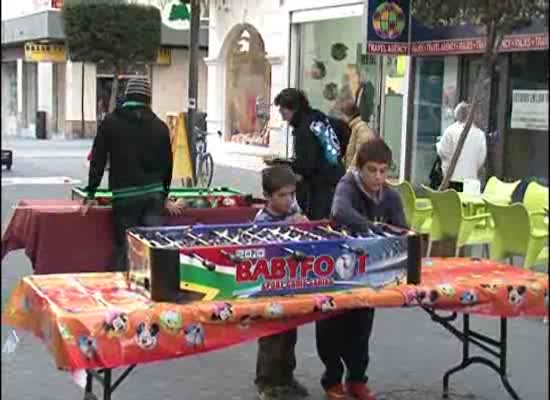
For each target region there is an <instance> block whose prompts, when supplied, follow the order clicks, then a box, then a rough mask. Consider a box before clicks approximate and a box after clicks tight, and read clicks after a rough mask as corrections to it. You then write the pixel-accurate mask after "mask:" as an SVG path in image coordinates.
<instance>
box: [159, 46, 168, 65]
mask: <svg viewBox="0 0 550 400" xmlns="http://www.w3.org/2000/svg"><path fill="white" fill-rule="evenodd" d="M171 62H172V52H171V51H170V49H160V50H159V54H158V56H157V62H156V64H158V65H170V63H171Z"/></svg>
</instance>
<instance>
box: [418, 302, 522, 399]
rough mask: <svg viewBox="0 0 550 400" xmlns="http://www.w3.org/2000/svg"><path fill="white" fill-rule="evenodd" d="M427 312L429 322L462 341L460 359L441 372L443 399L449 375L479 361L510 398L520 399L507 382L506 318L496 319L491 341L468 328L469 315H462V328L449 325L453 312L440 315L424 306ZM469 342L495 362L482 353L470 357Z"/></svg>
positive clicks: (446, 391) (447, 391)
mask: <svg viewBox="0 0 550 400" xmlns="http://www.w3.org/2000/svg"><path fill="white" fill-rule="evenodd" d="M424 310H425V311H426V312H428V314H430V316H431V318H432V320H433V321H435V322H437V323H439V324H440V325H442V326H443V327H444V328H445V329H447V330H448V331H449V332H450V333H452V334H453V335H454V336H455V337H456V338H458V340H460V341H461V342H462V361H461V363H460V364H459V365H457V366H455V367H453V368H451V369H449V370H448V371H447V372H445V375H443V398H444V399H447V398H449V379H450V377H451V375H453V374H455V373H457V372H459V371H462V370H464V369H466V368H468V367H469V366H470V365H473V364H481V365H485V366H487V367H489V368H491V369H492V370H493V371H495V372H496V373H497V374H498V375H499V377H500V380H501V381H502V384H503V386H504V389H506V392H508V394H509V395H510V397H511V398H512V399H514V400H521V398H520V397H519V395H518V394H517V392H516V391H515V389H514V388H513V387H512V385H511V384H510V381H509V380H508V375H507V351H508V325H507V319H506V318H501V319H500V338H499V340H495V339H494V338H491V337H488V336H486V335H484V334H481V333H479V332H476V331H473V330H471V329H470V315H469V314H464V315H463V325H462V331H460V330H459V329H457V328H456V327H455V326H453V325H452V324H451V322H452V321H454V320H456V318H457V314H456V313H453V314H452V315H451V316H449V317H442V316H440V315H438V314H436V313H435V311H433V310H432V309H428V308H424ZM470 345H474V346H476V347H477V348H478V349H481V350H483V351H484V352H485V353H486V354H488V355H491V356H493V357H494V358H496V360H497V361H498V364H497V363H495V362H494V361H493V360H492V359H490V358H488V357H485V356H474V357H471V356H470Z"/></svg>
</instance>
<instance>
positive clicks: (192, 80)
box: [187, 0, 201, 185]
mask: <svg viewBox="0 0 550 400" xmlns="http://www.w3.org/2000/svg"><path fill="white" fill-rule="evenodd" d="M200 18H201V5H200V0H191V28H190V35H189V82H188V85H189V86H188V87H189V92H188V99H189V100H188V106H187V143H189V148H190V149H191V151H190V153H191V154H190V155H191V167H192V172H193V184H194V185H196V184H197V177H196V173H195V172H196V170H195V167H196V165H195V157H196V150H195V135H194V134H193V128H194V126H195V113H196V109H197V97H198V87H199V34H200V22H201V20H200Z"/></svg>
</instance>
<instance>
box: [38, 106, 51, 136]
mask: <svg viewBox="0 0 550 400" xmlns="http://www.w3.org/2000/svg"><path fill="white" fill-rule="evenodd" d="M36 138H37V139H47V138H48V131H47V127H46V111H37V112H36Z"/></svg>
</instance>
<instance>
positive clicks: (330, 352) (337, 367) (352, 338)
mask: <svg viewBox="0 0 550 400" xmlns="http://www.w3.org/2000/svg"><path fill="white" fill-rule="evenodd" d="M391 162H392V153H391V150H390V148H389V147H388V145H387V144H386V143H385V142H384V141H383V140H381V139H374V140H372V141H369V142H367V143H364V144H363V145H362V146H361V147H360V148H359V152H358V154H357V160H356V165H355V167H354V168H352V169H350V170H349V171H348V172H347V174H346V175H345V176H344V177H343V178H342V179H341V180H340V182H339V183H338V186H337V187H336V193H335V195H334V201H333V203H332V219H333V220H334V221H335V222H336V223H338V224H340V225H343V226H345V227H347V228H348V229H350V230H351V231H353V232H361V231H365V230H368V227H369V225H370V224H372V223H374V222H384V223H387V224H390V225H394V226H398V227H404V228H406V227H407V224H406V222H405V214H404V211H403V205H402V203H401V198H400V196H399V194H398V193H397V192H396V191H394V190H392V189H391V188H389V187H388V186H387V185H386V178H387V175H388V171H389V168H390V165H391ZM373 321H374V309H372V308H363V309H355V310H351V311H349V312H346V313H345V314H342V315H339V316H337V317H334V318H331V319H327V320H323V321H318V322H317V323H316V340H317V351H318V353H319V357H320V358H321V361H322V362H323V364H324V365H325V373H324V374H323V376H322V378H321V385H322V386H323V388H324V389H325V391H326V395H327V399H328V400H337V399H347V398H353V399H356V400H375V399H376V397H375V396H374V395H373V394H372V393H371V392H370V391H369V388H368V387H367V376H366V370H367V366H368V363H369V337H370V334H371V331H372V326H373ZM344 366H345V367H346V370H347V376H346V378H345V382H344V384H343V382H342V381H343V374H344ZM346 396H347V397H346Z"/></svg>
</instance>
